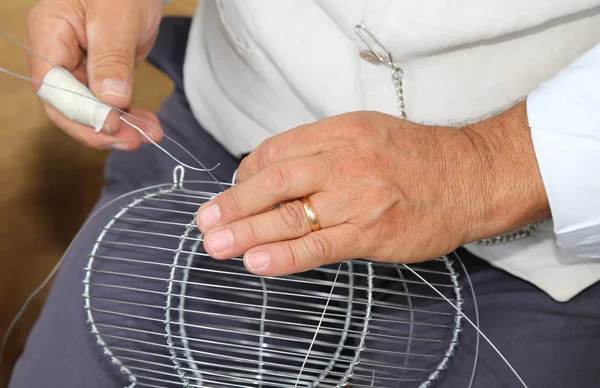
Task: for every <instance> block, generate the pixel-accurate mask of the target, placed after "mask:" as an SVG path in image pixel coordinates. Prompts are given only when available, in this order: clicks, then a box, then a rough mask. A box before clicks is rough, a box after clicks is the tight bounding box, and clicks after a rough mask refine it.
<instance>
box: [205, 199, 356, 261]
mask: <svg viewBox="0 0 600 388" xmlns="http://www.w3.org/2000/svg"><path fill="white" fill-rule="evenodd" d="M310 201H311V203H312V204H313V207H314V208H315V212H316V213H317V216H318V217H319V222H320V224H321V228H328V227H332V226H334V225H339V224H341V223H344V222H345V221H347V218H345V215H344V212H343V209H342V208H341V205H340V204H339V202H335V201H333V202H332V201H330V198H329V197H328V196H327V195H326V194H322V193H316V194H315V195H313V196H311V197H310ZM311 230H312V229H311V225H310V222H309V220H308V216H307V215H306V212H305V210H304V206H303V205H302V202H300V201H292V202H288V203H286V204H283V205H281V206H278V207H276V208H274V209H272V210H269V211H267V212H265V213H261V214H257V215H255V216H251V217H248V218H244V219H242V220H239V221H235V222H233V223H231V224H229V225H225V226H223V227H221V228H218V229H215V230H212V231H210V232H209V233H208V234H206V236H205V238H204V248H205V249H206V251H207V252H208V253H209V254H210V255H211V256H212V257H214V258H216V259H228V258H231V257H235V256H239V255H241V254H243V253H244V252H246V251H247V250H249V249H250V248H253V247H255V246H258V245H262V244H267V243H271V242H276V241H285V240H292V239H296V238H298V237H302V236H304V235H306V234H307V233H310V232H311Z"/></svg>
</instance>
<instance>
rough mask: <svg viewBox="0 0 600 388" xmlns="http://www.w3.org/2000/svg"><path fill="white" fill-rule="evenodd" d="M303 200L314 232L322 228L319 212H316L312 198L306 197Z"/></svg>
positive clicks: (303, 205)
mask: <svg viewBox="0 0 600 388" xmlns="http://www.w3.org/2000/svg"><path fill="white" fill-rule="evenodd" d="M300 202H302V207H303V208H304V212H305V213H306V217H308V223H309V224H310V228H311V229H312V231H313V232H316V231H317V230H319V229H321V223H320V222H319V217H317V212H315V208H314V207H313V205H312V203H311V202H310V199H308V198H306V197H304V198H302V199H301V200H300Z"/></svg>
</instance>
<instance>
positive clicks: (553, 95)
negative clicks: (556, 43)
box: [527, 45, 600, 260]
mask: <svg viewBox="0 0 600 388" xmlns="http://www.w3.org/2000/svg"><path fill="white" fill-rule="evenodd" d="M527 115H528V119H529V126H530V127H531V134H532V138H533V146H534V149H535V153H536V156H537V160H538V164H539V167H540V171H541V174H542V179H543V181H544V185H545V188H546V192H547V194H548V200H549V203H550V208H551V211H552V219H553V222H554V232H555V234H556V242H557V245H558V247H559V249H561V250H564V251H566V252H568V253H570V254H571V255H570V256H572V257H574V258H577V260H579V259H592V260H593V259H596V260H598V259H600V45H598V46H596V47H595V48H593V49H592V50H590V51H588V52H587V53H585V54H584V55H583V56H581V57H580V58H579V59H577V60H576V61H575V62H573V63H572V64H571V65H569V66H568V67H567V68H565V69H564V70H562V71H561V72H560V73H558V74H557V75H556V76H555V77H554V78H553V79H551V80H549V81H547V82H545V83H543V84H542V85H541V86H540V87H539V88H538V89H536V90H535V91H533V92H532V93H531V94H530V95H529V96H528V98H527Z"/></svg>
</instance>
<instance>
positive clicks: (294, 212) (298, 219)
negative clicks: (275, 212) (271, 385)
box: [278, 201, 308, 236]
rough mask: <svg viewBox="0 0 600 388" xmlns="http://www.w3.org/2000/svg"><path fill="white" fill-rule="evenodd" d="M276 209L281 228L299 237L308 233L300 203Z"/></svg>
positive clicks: (306, 222) (287, 204)
mask: <svg viewBox="0 0 600 388" xmlns="http://www.w3.org/2000/svg"><path fill="white" fill-rule="evenodd" d="M278 209H279V215H280V218H281V221H282V224H283V226H284V227H285V228H287V229H288V230H289V231H290V232H291V233H293V234H294V235H296V236H301V235H303V234H305V233H306V232H308V221H307V219H306V214H305V213H304V208H303V207H302V204H301V203H300V201H294V202H291V203H286V204H285V205H283V206H280V207H279V208H278Z"/></svg>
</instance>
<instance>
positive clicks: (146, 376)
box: [84, 170, 463, 388]
mask: <svg viewBox="0 0 600 388" xmlns="http://www.w3.org/2000/svg"><path fill="white" fill-rule="evenodd" d="M174 175H175V182H174V183H169V184H165V185H163V186H160V187H158V188H156V189H154V190H151V191H148V192H146V193H144V194H142V195H139V196H130V197H128V198H125V199H123V200H122V201H121V202H122V203H121V204H120V210H119V211H118V212H117V213H116V214H114V215H112V216H111V217H110V218H109V220H108V221H107V223H106V226H105V227H104V228H103V229H102V230H101V231H99V235H98V238H97V239H96V241H95V243H94V245H93V248H92V249H91V253H90V255H89V261H88V265H87V267H86V269H85V279H84V288H85V289H84V300H85V308H86V311H87V318H88V322H89V325H90V328H91V333H92V335H93V336H94V338H95V340H96V341H97V343H98V345H99V346H100V348H101V349H102V351H103V352H104V353H105V354H106V356H107V357H108V359H109V360H110V361H111V362H112V363H113V364H114V365H115V367H116V368H117V369H118V370H120V372H121V373H122V374H123V375H124V377H125V378H126V381H127V383H126V385H127V386H129V387H135V386H145V387H212V388H238V387H261V388H263V387H264V388H268V387H278V388H285V387H356V388H358V387H380V388H388V387H389V388H392V387H394V388H396V387H428V386H430V385H431V384H432V383H433V382H434V381H435V380H437V379H438V378H439V376H440V373H442V372H443V371H444V370H445V369H446V368H447V367H448V366H449V363H450V361H451V359H452V356H453V354H454V352H455V349H456V347H457V346H458V341H459V334H460V331H461V315H460V313H459V312H458V311H456V310H454V308H453V307H452V306H450V305H449V304H448V303H447V302H446V301H445V300H444V299H443V298H441V297H440V296H439V295H438V294H436V293H435V292H434V291H433V290H432V289H431V288H430V287H429V286H428V285H426V284H424V283H423V281H422V280H420V279H418V278H417V277H415V276H414V274H412V273H410V272H408V271H406V270H403V268H402V267H401V266H398V265H395V264H387V263H375V262H370V261H367V260H359V259H357V260H352V261H346V262H344V263H342V264H336V265H330V266H325V267H322V268H317V269H314V270H311V271H307V272H304V273H299V274H294V275H290V276H283V277H259V276H256V275H253V274H250V273H248V272H247V271H246V269H245V268H244V266H243V263H242V260H241V259H240V258H236V259H231V260H227V261H217V260H214V259H212V258H210V257H209V255H208V254H207V253H206V252H205V251H204V249H203V244H202V239H203V235H202V234H201V233H200V232H199V231H198V229H197V228H196V226H195V214H196V211H197V209H198V208H199V206H200V205H202V203H204V202H206V201H208V200H210V199H211V198H213V197H214V196H215V195H216V194H217V193H219V192H220V191H221V190H220V187H221V186H220V185H218V184H216V183H213V182H199V181H196V182H183V175H182V170H176V171H175V174H174ZM412 268H413V269H414V270H415V271H417V273H419V274H420V275H421V276H423V277H424V278H426V279H427V281H429V282H430V283H431V284H433V285H434V286H435V287H436V288H437V289H438V290H440V291H441V292H442V293H443V294H444V296H446V297H447V298H448V299H450V300H451V301H452V302H453V303H454V304H455V305H456V306H457V307H459V309H461V306H462V304H463V302H462V295H461V288H460V285H459V278H458V275H457V272H456V271H455V269H454V267H453V262H452V260H450V259H449V258H447V257H442V258H439V259H437V260H434V261H432V262H429V263H427V264H423V265H415V266H413V267H412Z"/></svg>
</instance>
